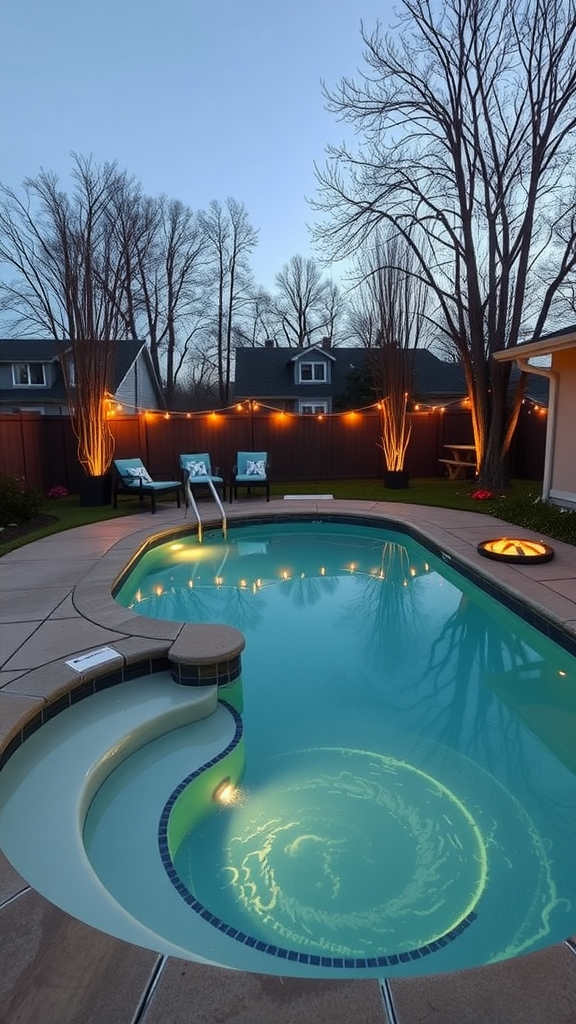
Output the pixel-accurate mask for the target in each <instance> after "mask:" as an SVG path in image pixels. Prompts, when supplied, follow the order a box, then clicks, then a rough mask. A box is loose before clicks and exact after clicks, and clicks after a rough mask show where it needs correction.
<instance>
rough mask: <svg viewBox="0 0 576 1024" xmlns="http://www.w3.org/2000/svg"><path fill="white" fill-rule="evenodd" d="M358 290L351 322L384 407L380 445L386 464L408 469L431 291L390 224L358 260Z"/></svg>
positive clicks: (413, 258) (371, 382)
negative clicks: (417, 367)
mask: <svg viewBox="0 0 576 1024" xmlns="http://www.w3.org/2000/svg"><path fill="white" fill-rule="evenodd" d="M355 266H356V275H357V278H358V282H359V283H358V285H357V289H356V291H357V294H356V297H355V299H354V301H353V304H352V310H351V316H352V320H351V322H352V323H353V324H356V327H357V330H358V333H359V340H360V341H361V342H362V343H363V344H364V345H365V347H366V349H367V352H366V356H365V373H366V375H367V377H368V381H369V384H370V388H371V391H372V393H373V395H374V399H375V400H376V401H377V402H378V404H379V406H380V417H381V419H380V422H381V434H380V447H381V448H382V451H383V453H384V463H385V469H387V470H389V471H398V470H403V469H404V461H405V458H406V451H407V448H408V442H409V440H410V429H411V428H410V421H409V418H408V415H407V413H408V398H409V395H410V392H411V391H412V375H413V363H414V352H415V351H416V349H417V348H418V346H419V345H421V344H422V341H423V337H424V334H425V330H426V325H427V321H426V310H427V301H428V291H427V288H426V287H425V285H424V284H423V283H422V281H420V280H419V279H418V276H417V273H416V267H417V264H416V259H415V257H414V253H413V251H412V249H411V248H410V247H409V246H408V245H407V244H406V241H405V240H404V239H403V238H402V237H399V236H398V235H396V234H394V233H392V231H391V230H390V229H389V228H388V229H385V231H384V234H381V233H380V232H379V231H376V232H375V234H374V238H373V244H371V245H370V246H369V247H368V246H365V247H364V249H363V250H362V251H361V253H360V254H359V256H358V257H357V259H356V261H355Z"/></svg>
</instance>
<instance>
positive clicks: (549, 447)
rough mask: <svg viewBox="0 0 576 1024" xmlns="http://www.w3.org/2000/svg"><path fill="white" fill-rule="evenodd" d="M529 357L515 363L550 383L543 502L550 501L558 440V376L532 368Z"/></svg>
mask: <svg viewBox="0 0 576 1024" xmlns="http://www.w3.org/2000/svg"><path fill="white" fill-rule="evenodd" d="M528 359H529V357H528V356H516V357H515V362H516V365H517V367H518V369H519V370H522V371H523V372H524V373H535V374H536V376H537V377H547V378H548V380H549V381H550V395H549V399H548V423H547V426H546V447H545V450H544V479H543V480H542V500H543V501H548V498H549V497H550V486H551V483H552V464H553V456H554V441H555V438H556V403H557V396H558V374H557V373H555V371H554V370H548V369H546V367H544V366H532V365H531V364H530V363H529V362H528Z"/></svg>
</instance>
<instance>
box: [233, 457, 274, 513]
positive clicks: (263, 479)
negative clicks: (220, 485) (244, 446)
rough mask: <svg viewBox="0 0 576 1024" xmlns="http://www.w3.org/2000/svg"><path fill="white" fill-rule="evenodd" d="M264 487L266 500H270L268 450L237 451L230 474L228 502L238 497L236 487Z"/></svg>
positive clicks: (248, 488) (248, 489)
mask: <svg viewBox="0 0 576 1024" xmlns="http://www.w3.org/2000/svg"><path fill="white" fill-rule="evenodd" d="M239 487H246V488H247V491H248V494H250V491H251V490H252V488H253V487H265V488H266V501H270V464H269V462H268V452H237V453H236V462H235V463H234V466H233V468H232V473H231V476H230V504H232V501H234V500H236V499H237V498H238V488H239Z"/></svg>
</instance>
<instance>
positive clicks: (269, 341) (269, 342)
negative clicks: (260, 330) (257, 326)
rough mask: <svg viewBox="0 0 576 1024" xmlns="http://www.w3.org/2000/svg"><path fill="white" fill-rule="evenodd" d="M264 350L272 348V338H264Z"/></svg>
mask: <svg viewBox="0 0 576 1024" xmlns="http://www.w3.org/2000/svg"><path fill="white" fill-rule="evenodd" d="M264 348H274V338H266V341H265V342H264Z"/></svg>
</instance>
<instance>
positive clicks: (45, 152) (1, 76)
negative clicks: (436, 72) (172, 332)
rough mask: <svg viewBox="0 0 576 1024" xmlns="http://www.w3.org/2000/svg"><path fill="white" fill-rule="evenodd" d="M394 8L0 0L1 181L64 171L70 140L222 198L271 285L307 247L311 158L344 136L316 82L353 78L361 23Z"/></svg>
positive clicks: (152, 188)
mask: <svg viewBox="0 0 576 1024" xmlns="http://www.w3.org/2000/svg"><path fill="white" fill-rule="evenodd" d="M392 18H393V0H290V2H285V0H268V2H264V0H155V2H153V0H5V2H4V5H3V14H2V19H1V22H2V31H1V35H0V139H1V142H0V181H1V182H2V183H3V184H5V185H10V186H11V187H17V186H19V185H20V184H21V182H22V180H23V179H24V178H25V177H26V176H34V175H35V174H37V173H38V171H39V170H40V168H41V167H44V168H45V169H46V170H52V171H55V172H56V173H57V174H58V175H61V176H62V178H63V180H64V181H65V179H66V176H67V173H68V171H69V169H70V166H71V160H70V155H69V154H70V153H71V152H73V151H74V152H77V153H80V154H82V155H83V156H88V155H90V154H92V156H93V157H94V159H95V161H96V162H97V163H101V162H103V161H105V160H117V162H118V164H119V166H120V167H121V168H122V169H125V170H127V171H129V172H130V173H132V174H134V175H135V177H137V178H138V179H139V180H140V181H141V182H142V184H143V186H144V188H145V189H146V191H147V192H148V193H150V194H151V195H159V194H160V193H165V194H167V195H169V196H170V197H173V198H177V199H181V200H182V201H183V202H185V203H186V204H188V205H189V206H191V207H192V208H193V209H203V208H205V207H206V206H207V205H208V204H209V202H210V200H211V199H219V200H220V201H222V202H223V201H224V200H225V199H226V198H227V196H234V197H235V198H236V199H238V200H240V201H242V202H243V203H244V204H245V206H246V208H247V210H248V213H249V216H250V220H251V223H252V224H253V226H254V227H255V228H257V229H259V245H258V249H257V250H256V252H255V254H254V259H253V267H254V272H255V275H256V279H257V280H258V282H259V283H261V284H262V285H264V286H265V287H268V288H272V287H273V284H274V275H275V274H276V273H277V272H278V271H279V270H280V269H281V267H282V266H283V264H284V263H286V262H287V261H288V260H289V259H290V257H291V256H293V255H295V254H296V253H301V254H302V255H304V256H309V255H314V253H313V251H312V250H311V248H310V241H309V234H308V231H307V228H306V223H307V222H308V223H310V222H311V221H312V219H313V216H314V215H313V212H312V211H311V210H310V207H309V206H308V204H307V202H306V197H311V196H313V194H314V189H315V179H314V169H313V165H314V161H317V162H319V163H323V160H324V150H325V146H326V145H327V144H328V143H329V142H339V141H340V140H341V138H342V134H343V128H342V126H341V125H339V124H338V122H337V121H336V119H335V118H334V116H333V115H332V114H329V113H328V112H327V111H326V110H325V107H324V100H323V97H322V93H321V88H320V80H321V79H324V80H326V82H327V84H329V85H334V84H335V83H336V82H337V81H338V79H339V78H340V77H342V76H343V75H354V73H355V71H356V69H357V68H358V66H359V65H360V64H361V58H362V42H361V39H360V22H361V20H363V21H364V24H365V26H366V27H367V28H370V29H371V28H372V27H374V25H375V24H376V21H377V19H379V20H380V21H381V22H382V24H383V25H385V26H387V25H389V24H390V23H391V21H392Z"/></svg>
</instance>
